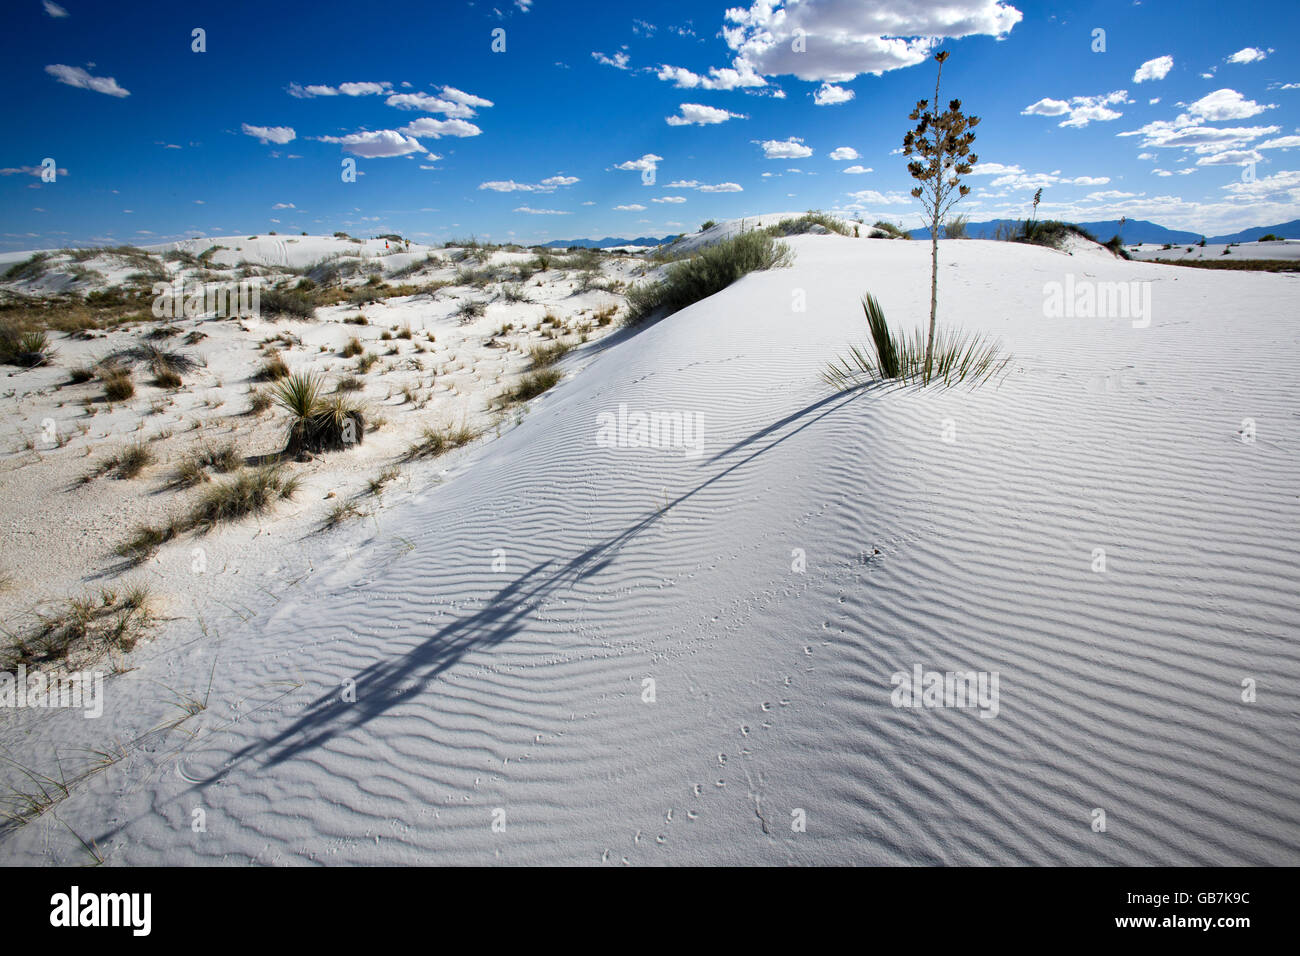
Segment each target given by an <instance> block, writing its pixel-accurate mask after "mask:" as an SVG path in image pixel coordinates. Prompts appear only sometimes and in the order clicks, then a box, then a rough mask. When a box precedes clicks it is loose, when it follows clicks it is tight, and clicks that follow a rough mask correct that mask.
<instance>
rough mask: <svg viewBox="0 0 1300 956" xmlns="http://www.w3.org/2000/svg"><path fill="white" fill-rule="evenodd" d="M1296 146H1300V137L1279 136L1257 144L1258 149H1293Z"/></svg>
mask: <svg viewBox="0 0 1300 956" xmlns="http://www.w3.org/2000/svg"><path fill="white" fill-rule="evenodd" d="M1296 146H1300V136H1279V137H1278V138H1277V139H1268V140H1265V141H1264V142H1262V143H1256V144H1255V148H1256V149H1291V148H1293V147H1296Z"/></svg>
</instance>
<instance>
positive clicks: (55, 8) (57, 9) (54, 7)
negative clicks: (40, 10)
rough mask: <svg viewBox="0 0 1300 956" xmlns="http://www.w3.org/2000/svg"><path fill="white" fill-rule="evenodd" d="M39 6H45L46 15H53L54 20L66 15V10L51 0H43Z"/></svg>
mask: <svg viewBox="0 0 1300 956" xmlns="http://www.w3.org/2000/svg"><path fill="white" fill-rule="evenodd" d="M41 6H43V7H44V8H45V12H46V14H47V15H49V16H51V17H54V18H55V19H56V20H57V19H60V18H62V17H66V16H67V15H68V11H67V10H64V9H63V8H62V7H61V6H59V5H58V4H57V3H53V2H51V0H43V2H42V4H41Z"/></svg>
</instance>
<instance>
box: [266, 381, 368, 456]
mask: <svg viewBox="0 0 1300 956" xmlns="http://www.w3.org/2000/svg"><path fill="white" fill-rule="evenodd" d="M271 400H272V401H273V402H274V403H275V404H276V405H279V406H280V407H281V408H283V409H284V410H285V411H287V412H288V413H289V414H290V415H291V416H293V421H292V422H290V424H289V439H288V442H287V444H286V445H285V449H284V451H285V454H287V455H291V456H299V455H302V454H304V453H307V452H317V453H318V452H322V451H338V450H340V449H343V448H348V447H350V446H352V445H354V444H356V445H359V444H361V441H362V438H363V437H364V435H365V419H364V417H363V416H362V414H361V409H360V408H359V407H358V406H356V405H354V404H352V403H351V402H348V401H347V400H346V399H344V398H342V397H341V396H338V395H332V396H330V397H329V398H326V397H324V388H323V386H322V384H321V380H320V378H318V377H317V376H316V375H313V374H312V373H310V372H296V373H294V374H293V375H290V376H288V377H287V378H283V379H281V380H280V381H278V382H276V383H275V385H274V386H273V387H272V389H271Z"/></svg>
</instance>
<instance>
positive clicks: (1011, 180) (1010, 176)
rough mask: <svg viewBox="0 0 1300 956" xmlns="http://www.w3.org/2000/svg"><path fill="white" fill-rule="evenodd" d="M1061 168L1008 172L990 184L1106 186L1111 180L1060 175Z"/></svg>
mask: <svg viewBox="0 0 1300 956" xmlns="http://www.w3.org/2000/svg"><path fill="white" fill-rule="evenodd" d="M1059 173H1060V170H1059V169H1058V170H1055V171H1053V172H1050V173H1024V172H1016V173H1007V174H1006V175H1003V176H999V177H998V178H997V179H995V180H993V182H992V183H990V184H989V185H990V186H991V187H992V188H994V189H999V188H1001V187H1004V186H1005V187H1006V188H1007V189H1044V188H1046V187H1047V186H1104V185H1106V184H1107V183H1108V182H1110V177H1109V176H1076V177H1074V178H1073V179H1072V178H1070V177H1069V176H1061V175H1059Z"/></svg>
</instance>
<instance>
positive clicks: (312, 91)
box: [289, 82, 393, 100]
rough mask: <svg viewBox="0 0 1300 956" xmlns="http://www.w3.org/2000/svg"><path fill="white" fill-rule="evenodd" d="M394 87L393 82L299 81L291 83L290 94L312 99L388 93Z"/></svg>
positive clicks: (303, 98)
mask: <svg viewBox="0 0 1300 956" xmlns="http://www.w3.org/2000/svg"><path fill="white" fill-rule="evenodd" d="M392 87H393V84H392V83H370V82H366V83H340V84H339V85H338V86H324V85H321V84H315V85H311V86H300V85H298V84H297V83H290V84H289V95H290V96H296V97H297V98H298V99H300V100H305V99H311V98H312V97H314V96H339V95H343V96H378V95H379V94H380V93H387V92H388V91H389V90H390V89H392Z"/></svg>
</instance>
